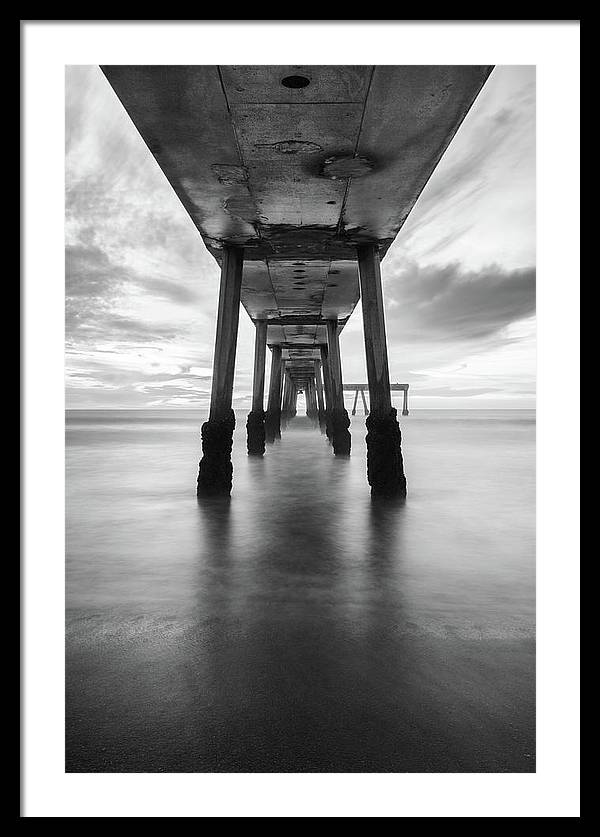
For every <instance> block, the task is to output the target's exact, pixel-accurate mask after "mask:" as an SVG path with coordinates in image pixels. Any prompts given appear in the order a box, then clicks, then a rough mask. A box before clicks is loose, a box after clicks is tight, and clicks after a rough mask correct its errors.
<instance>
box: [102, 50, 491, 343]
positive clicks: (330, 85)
mask: <svg viewBox="0 0 600 837" xmlns="http://www.w3.org/2000/svg"><path fill="white" fill-rule="evenodd" d="M102 70H103V72H104V74H105V76H106V78H107V79H108V81H109V82H110V84H111V85H112V87H113V89H114V90H115V92H116V94H117V96H118V97H119V99H120V100H121V102H122V103H123V106H124V107H125V109H126V110H127V112H128V114H129V116H130V117H131V119H132V120H133V122H134V124H135V126H136V128H137V129H138V131H139V132H140V134H141V136H142V137H143V139H144V140H145V142H146V144H147V145H148V147H149V149H150V151H151V152H152V154H153V155H154V157H155V158H156V160H157V162H158V164H159V165H160V167H161V168H162V170H163V172H164V173H165V175H166V177H167V178H168V180H169V182H170V183H171V185H172V187H173V189H174V190H175V192H176V193H177V195H178V196H179V198H180V200H181V202H182V204H183V206H184V207H185V209H186V210H187V212H188V213H189V215H190V217H191V218H192V220H193V222H194V224H195V225H196V227H197V228H198V230H199V232H200V234H201V235H202V238H203V239H204V242H205V244H206V246H207V248H208V250H209V251H210V252H211V253H212V254H213V256H214V257H215V258H216V259H217V261H220V257H221V252H222V248H223V245H224V244H234V245H237V246H242V247H243V248H244V260H245V261H244V277H243V284H242V304H243V305H244V307H245V308H246V310H247V312H248V314H249V315H250V316H251V317H252V318H253V319H257V318H266V319H268V320H269V322H270V325H269V328H268V342H269V344H271V345H273V344H275V343H278V344H279V343H280V344H285V345H286V347H287V349H288V353H289V352H290V351H291V355H290V356H291V357H292V358H293V357H294V352H293V350H290V346H291V345H293V344H294V343H299V344H303V345H306V344H311V343H312V344H315V345H316V344H318V343H322V342H325V341H326V333H325V327H324V326H323V325H318V324H317V323H319V322H323V321H324V320H325V319H331V318H337V319H338V320H339V321H340V323H341V325H342V326H343V325H344V323H345V322H346V320H347V319H348V317H349V316H350V314H351V313H352V311H353V309H354V307H355V305H356V303H357V301H358V298H359V283H358V271H357V266H356V245H357V244H359V243H361V242H366V241H369V242H372V241H377V242H379V244H380V252H381V254H382V255H384V254H385V252H386V250H387V249H388V247H389V246H390V244H391V243H392V241H393V240H394V238H395V237H396V235H397V234H398V231H399V230H400V228H401V227H402V225H403V223H404V221H405V220H406V218H407V216H408V214H409V212H410V211H411V209H412V207H413V206H414V204H415V202H416V200H417V198H418V196H419V194H420V193H421V191H422V189H423V187H424V186H425V184H426V182H427V180H428V179H429V177H430V176H431V174H432V172H433V170H434V169H435V167H436V165H437V163H438V162H439V160H440V158H441V156H442V155H443V153H444V151H445V150H446V148H447V146H448V144H449V143H450V141H451V139H452V137H453V136H454V134H455V133H456V131H457V129H458V127H459V126H460V124H461V122H462V120H463V119H464V117H465V115H466V113H467V111H468V110H469V108H470V107H471V105H472V103H473V101H474V100H475V98H476V96H477V94H478V93H479V91H480V89H481V87H482V85H483V84H484V82H485V80H486V79H487V77H488V75H489V74H490V72H491V70H492V67H491V66H423V67H420V66H406V67H402V66H381V67H371V66H369V67H363V66H333V65H331V66H219V67H217V66H103V67H102Z"/></svg>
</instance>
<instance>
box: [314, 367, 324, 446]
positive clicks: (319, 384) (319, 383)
mask: <svg viewBox="0 0 600 837" xmlns="http://www.w3.org/2000/svg"><path fill="white" fill-rule="evenodd" d="M315 384H316V389H317V418H318V421H319V429H320V431H321V433H324V432H325V400H324V397H323V378H322V377H321V361H320V360H315Z"/></svg>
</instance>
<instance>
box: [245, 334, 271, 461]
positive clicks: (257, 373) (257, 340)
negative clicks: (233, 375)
mask: <svg viewBox="0 0 600 837" xmlns="http://www.w3.org/2000/svg"><path fill="white" fill-rule="evenodd" d="M254 325H255V327H256V332H255V335H254V378H253V381H252V410H251V412H250V413H249V414H248V420H247V421H246V430H247V433H248V441H247V445H248V455H249V456H262V455H263V454H264V452H265V410H264V397H265V358H266V354H267V321H266V320H257V321H256V322H255V324H254Z"/></svg>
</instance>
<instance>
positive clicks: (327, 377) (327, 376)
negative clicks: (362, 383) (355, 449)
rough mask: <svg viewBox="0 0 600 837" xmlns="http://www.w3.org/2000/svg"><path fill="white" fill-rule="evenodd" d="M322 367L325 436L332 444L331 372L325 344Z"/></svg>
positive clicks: (322, 346) (323, 346)
mask: <svg viewBox="0 0 600 837" xmlns="http://www.w3.org/2000/svg"><path fill="white" fill-rule="evenodd" d="M321 367H322V369H323V388H324V390H325V435H326V436H327V439H328V441H329V442H331V410H332V402H331V371H330V369H329V353H328V351H327V346H326V345H325V344H323V345H321Z"/></svg>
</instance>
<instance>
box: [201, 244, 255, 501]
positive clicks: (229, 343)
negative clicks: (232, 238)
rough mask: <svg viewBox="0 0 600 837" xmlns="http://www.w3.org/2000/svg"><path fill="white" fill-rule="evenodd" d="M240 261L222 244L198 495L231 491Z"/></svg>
mask: <svg viewBox="0 0 600 837" xmlns="http://www.w3.org/2000/svg"><path fill="white" fill-rule="evenodd" d="M243 264H244V251H243V249H242V248H241V247H231V246H228V245H226V246H225V247H224V248H223V260H222V263H221V284H220V288H219V307H218V312H217V332H216V337H215V355H214V360H213V376H212V391H211V396H210V413H209V417H208V421H205V422H204V424H203V425H202V429H201V435H202V459H201V460H200V466H199V469H198V484H197V492H198V496H209V495H215V494H225V495H229V494H230V493H231V485H232V479H233V465H232V464H231V450H232V447H233V431H234V429H235V414H234V412H233V410H232V409H231V403H232V398H233V376H234V372H235V352H236V348H237V333H238V322H239V318H240V295H241V290H242V270H243Z"/></svg>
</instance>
